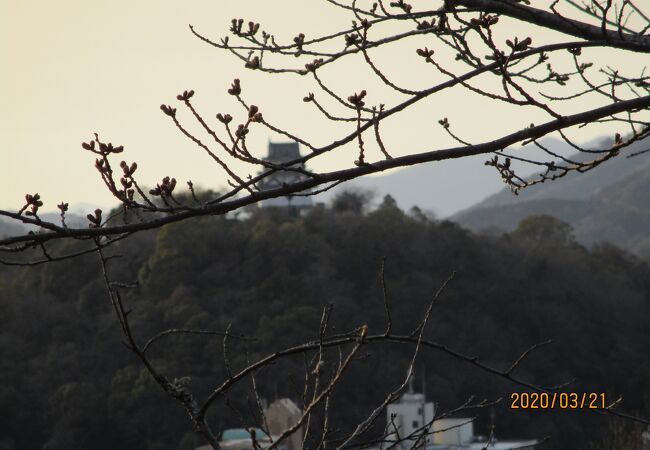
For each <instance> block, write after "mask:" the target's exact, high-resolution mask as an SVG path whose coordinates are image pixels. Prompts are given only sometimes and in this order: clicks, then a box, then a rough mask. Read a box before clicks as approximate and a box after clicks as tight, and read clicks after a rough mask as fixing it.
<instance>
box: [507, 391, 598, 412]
mask: <svg viewBox="0 0 650 450" xmlns="http://www.w3.org/2000/svg"><path fill="white" fill-rule="evenodd" d="M606 407H607V405H606V404H605V393H604V392H513V393H511V394H510V409H604V408H606Z"/></svg>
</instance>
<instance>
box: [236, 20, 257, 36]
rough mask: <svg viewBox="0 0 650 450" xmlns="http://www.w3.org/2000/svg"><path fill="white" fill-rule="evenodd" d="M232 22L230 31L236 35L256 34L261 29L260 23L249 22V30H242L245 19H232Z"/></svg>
mask: <svg viewBox="0 0 650 450" xmlns="http://www.w3.org/2000/svg"><path fill="white" fill-rule="evenodd" d="M230 23H231V26H230V31H231V32H232V34H234V35H235V36H255V34H257V32H258V31H259V29H260V24H259V23H255V22H248V31H242V29H243V26H244V19H232V20H231V22H230Z"/></svg>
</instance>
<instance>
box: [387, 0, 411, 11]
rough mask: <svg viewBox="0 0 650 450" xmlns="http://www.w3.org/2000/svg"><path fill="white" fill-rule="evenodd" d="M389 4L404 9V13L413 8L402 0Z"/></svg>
mask: <svg viewBox="0 0 650 450" xmlns="http://www.w3.org/2000/svg"><path fill="white" fill-rule="evenodd" d="M390 6H392V7H394V8H401V9H402V11H404V12H405V13H406V14H409V13H410V12H411V9H413V7H412V6H411V5H409V4H408V3H404V0H399V1H397V2H390Z"/></svg>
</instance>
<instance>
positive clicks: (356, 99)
mask: <svg viewBox="0 0 650 450" xmlns="http://www.w3.org/2000/svg"><path fill="white" fill-rule="evenodd" d="M365 96H366V91H365V89H364V90H363V91H361V92H359V93H358V94H353V95H351V96H349V97H348V101H349V102H350V103H352V104H353V105H354V106H356V108H357V109H361V108H363V107H364V105H365V102H364V101H363V98H364V97H365Z"/></svg>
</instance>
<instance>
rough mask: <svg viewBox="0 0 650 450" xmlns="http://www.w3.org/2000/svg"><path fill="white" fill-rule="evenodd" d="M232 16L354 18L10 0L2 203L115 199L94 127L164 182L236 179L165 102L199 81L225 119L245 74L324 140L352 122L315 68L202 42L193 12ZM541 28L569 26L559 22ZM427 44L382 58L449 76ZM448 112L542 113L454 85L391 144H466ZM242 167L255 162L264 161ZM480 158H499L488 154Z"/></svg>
mask: <svg viewBox="0 0 650 450" xmlns="http://www.w3.org/2000/svg"><path fill="white" fill-rule="evenodd" d="M429 3H430V2H426V4H429ZM414 4H415V5H416V6H417V5H418V2H414ZM421 4H425V2H421ZM233 17H243V18H245V19H247V20H248V19H250V18H254V19H256V20H258V21H260V22H262V28H263V29H266V30H270V31H274V32H276V33H277V34H278V35H280V36H282V37H285V38H287V39H291V37H293V36H295V35H296V34H298V33H299V32H304V33H305V34H306V35H307V36H308V37H310V36H315V35H316V34H318V33H320V32H323V31H328V30H335V29H337V28H339V27H340V26H341V25H343V26H345V25H348V24H349V22H350V20H351V18H350V17H349V16H348V15H347V14H346V13H342V12H341V11H339V10H337V9H336V8H333V7H332V6H331V5H329V4H327V3H326V2H325V1H322V0H302V1H299V0H293V1H290V0H273V1H268V0H248V1H224V0H192V1H186V2H179V1H171V0H138V1H133V0H129V1H126V0H111V1H108V0H91V1H88V0H84V1H82V0H57V1H55V2H54V1H42V0H41V1H35V0H20V1H16V0H0V58H1V59H0V64H1V66H2V70H1V71H0V90H1V98H2V102H1V103H0V187H1V188H0V207H4V208H11V209H16V208H19V207H20V206H22V204H23V198H24V195H25V194H26V193H34V192H39V193H40V194H41V195H42V197H43V198H44V200H45V202H46V207H45V209H46V210H51V209H54V208H55V204H56V203H58V202H60V201H68V202H70V203H78V202H89V203H93V204H99V205H102V206H106V205H112V204H114V202H113V200H112V198H111V196H110V195H109V194H108V193H107V192H106V190H105V189H104V187H103V185H102V184H101V181H100V179H99V176H98V174H97V172H96V171H95V169H94V167H93V164H94V155H92V154H90V153H88V152H85V151H83V150H82V149H81V147H80V143H81V142H82V141H87V140H89V139H90V138H91V137H92V133H93V132H98V133H100V136H101V137H102V138H103V139H105V140H110V141H112V142H113V143H115V144H121V145H124V146H125V149H126V151H125V153H124V154H123V158H124V159H126V160H127V161H128V162H131V161H137V162H138V164H139V167H140V169H139V176H140V180H141V182H142V183H143V184H147V185H153V184H155V183H156V182H157V181H159V180H160V179H161V178H162V177H163V176H165V175H170V176H174V177H176V178H177V179H178V180H179V183H181V184H183V185H184V183H185V181H186V180H188V179H192V180H194V181H195V183H196V184H199V185H201V186H204V187H218V186H220V185H223V184H224V181H225V178H224V175H223V173H222V172H221V171H220V170H219V169H218V168H217V167H215V166H214V165H213V164H211V162H210V160H209V158H208V157H207V156H206V155H205V154H203V153H201V151H200V150H199V149H198V148H196V147H195V146H194V145H193V144H192V143H190V142H188V141H187V140H186V139H185V138H184V137H183V136H181V135H180V133H178V131H177V130H175V129H174V127H173V126H172V124H171V122H170V121H169V120H168V118H167V117H166V116H164V115H163V114H162V113H161V112H160V110H159V105H160V104H161V103H171V104H174V103H176V100H175V96H176V94H178V93H179V92H181V91H183V90H184V89H194V90H195V91H196V96H195V104H196V105H197V107H198V108H199V109H200V110H201V111H202V112H204V113H205V116H206V117H207V118H210V119H211V120H212V118H214V114H215V113H217V112H230V113H236V114H238V115H239V117H242V111H241V110H240V109H237V105H236V104H235V103H233V101H232V98H231V97H230V96H228V95H227V94H226V93H225V91H226V89H227V88H228V87H229V84H230V82H231V81H232V79H233V78H235V77H239V78H241V79H242V85H243V89H244V97H245V98H246V99H247V100H248V101H249V102H251V103H254V104H257V105H259V106H260V108H261V111H262V112H263V113H264V116H265V118H266V119H267V120H270V121H272V122H274V123H277V124H279V125H281V126H284V127H287V128H289V129H291V130H293V131H295V132H296V133H298V134H299V135H301V136H304V137H308V138H311V139H312V140H313V141H314V142H315V143H316V144H323V143H325V142H327V140H328V139H332V138H335V137H338V136H342V135H343V134H345V133H346V130H347V129H346V128H341V127H337V126H334V125H332V124H331V122H327V121H325V120H323V119H322V116H321V115H320V114H318V113H317V112H316V111H315V110H314V108H313V107H312V106H311V105H309V104H305V103H303V102H302V97H303V96H304V95H305V94H306V93H307V92H310V91H315V92H316V93H317V95H318V91H317V89H316V87H315V86H314V85H313V84H312V83H311V80H309V79H306V78H304V77H298V76H294V75H286V76H281V75H272V76H269V75H264V74H261V73H257V72H252V71H250V70H246V69H244V68H243V64H242V63H241V62H240V61H239V60H238V59H236V58H235V57H233V56H232V55H229V54H228V53H226V52H224V51H220V50H217V49H214V48H212V47H210V46H208V45H206V44H205V43H203V42H200V41H199V40H198V39H196V38H195V37H194V36H192V34H191V33H190V31H189V29H188V24H190V23H191V24H194V25H195V26H196V28H197V29H198V30H199V31H201V32H202V33H204V34H205V35H207V36H208V37H211V38H214V39H217V38H218V37H221V36H224V35H226V32H227V29H228V27H229V23H230V19H231V18H233ZM525 29H526V26H525V24H518V25H516V24H513V25H512V28H511V29H509V30H508V31H509V32H510V31H511V32H512V35H513V36H514V35H518V36H523V33H524V31H523V30H525ZM539 36H540V37H541V38H542V39H544V40H553V39H557V37H556V36H553V35H552V34H549V33H543V34H541V35H539ZM535 39H536V42H537V43H539V38H538V37H535ZM405 48H406V50H405ZM415 48H417V44H412V43H411V44H410V45H408V46H407V47H395V48H391V49H388V50H387V52H386V53H384V54H383V55H382V58H381V59H380V60H379V61H381V63H380V64H381V65H382V67H383V68H384V69H385V71H386V72H387V73H388V74H389V75H390V76H391V77H393V78H395V79H396V80H400V83H401V84H403V85H405V86H407V87H424V86H426V85H427V82H429V83H430V80H432V79H433V80H435V79H442V78H436V76H439V74H433V73H432V71H431V70H430V68H426V67H423V65H422V62H421V58H419V57H417V56H416V55H415V53H414V49H415ZM593 55H595V56H594V57H595V58H598V59H600V60H603V61H607V62H608V63H611V64H614V65H619V66H626V67H629V66H633V65H637V66H639V58H640V56H639V55H633V54H630V53H626V52H616V53H614V52H600V53H597V52H595V51H594V53H593ZM645 57H646V56H645V55H644V56H642V58H645ZM289 63H292V61H289ZM323 76H324V77H325V78H326V79H327V80H328V82H330V83H331V84H332V85H333V86H335V87H340V88H343V90H342V93H344V94H345V95H349V94H352V93H353V92H355V91H359V90H360V89H362V88H366V89H368V90H369V99H370V101H371V102H373V103H375V102H380V101H386V102H387V103H390V102H391V101H394V100H396V99H399V98H400V97H399V96H396V95H393V94H389V93H387V92H386V91H385V90H384V91H382V90H381V88H380V87H379V85H378V83H376V80H373V79H372V74H371V73H370V72H369V71H368V69H367V68H366V67H364V66H363V65H359V64H352V63H350V64H348V63H345V64H344V65H342V66H340V68H339V70H338V71H335V72H334V71H328V72H324V73H323ZM594 104H598V103H594ZM599 104H602V101H601V103H599ZM179 106H180V105H179ZM571 111H573V112H576V111H575V107H574V108H573V109H570V110H569V111H567V112H571ZM181 112H182V108H179V114H180V113H181ZM233 115H235V114H233ZM443 116H447V117H449V118H450V120H451V121H452V124H453V123H459V124H460V123H463V124H465V127H466V128H464V129H463V130H462V133H461V134H463V136H464V137H466V138H468V139H470V140H472V141H474V142H478V141H480V140H482V139H487V138H490V137H492V138H494V137H497V133H500V132H505V131H513V130H515V129H516V128H517V127H520V126H523V125H526V124H528V123H530V121H531V120H534V119H535V117H537V118H539V115H537V116H536V115H535V114H533V115H531V116H526V115H523V114H522V113H521V111H517V110H515V109H512V108H506V107H503V106H502V105H494V104H493V102H486V101H485V100H482V99H479V100H476V101H474V100H471V99H470V97H469V96H468V95H467V94H466V93H465V92H463V91H462V90H454V91H451V92H449V93H448V94H445V95H444V96H441V97H439V98H437V99H436V100H435V101H434V102H433V103H432V102H430V103H427V104H423V105H421V106H418V108H414V109H413V110H412V111H410V112H409V113H408V114H407V115H405V116H404V117H402V118H401V119H399V120H395V121H392V122H390V123H388V124H387V125H386V128H385V132H386V135H385V141H386V144H387V145H388V147H389V150H390V151H391V152H392V153H393V154H395V155H401V154H406V153H408V152H411V151H424V150H431V149H435V148H439V147H444V146H445V145H454V144H453V142H451V141H449V139H448V138H447V137H446V136H445V135H444V133H442V132H441V130H440V129H439V127H438V126H437V120H438V119H440V118H442V117H443ZM179 117H180V118H181V120H185V119H188V120H189V117H187V116H185V115H179ZM236 117H237V116H236ZM592 133H593V132H592ZM579 136H580V137H581V138H582V139H583V140H587V139H589V138H592V137H593V135H579ZM268 139H274V140H280V138H279V137H277V136H271V135H270V134H269V133H268V132H266V131H265V130H264V129H261V128H259V129H256V130H254V131H253V132H252V133H251V135H250V138H249V147H250V148H253V149H257V150H258V154H260V155H261V154H264V153H265V151H266V143H267V141H268ZM369 156H370V158H371V159H375V158H377V157H378V155H376V154H370V155H369ZM354 159H355V150H354V148H348V149H341V150H339V151H338V152H337V153H336V154H333V155H331V156H329V157H327V158H326V159H323V161H321V162H319V163H315V164H314V165H313V167H314V168H315V169H317V170H331V169H334V168H337V167H343V166H349V165H350V163H351V161H353V160H354ZM117 163H119V159H118V160H117V161H115V164H116V166H117ZM236 167H238V168H240V169H242V172H241V173H242V175H245V174H247V173H251V171H250V169H244V168H243V167H242V166H239V165H237V166H236ZM471 170H487V169H482V168H480V165H476V166H473V167H472V169H471ZM252 173H255V172H254V171H253V172H252ZM467 176H468V177H471V173H469V172H468V175H467ZM495 176H496V175H495ZM463 185H464V186H467V187H466V188H468V189H475V188H476V186H472V184H471V183H463Z"/></svg>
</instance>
